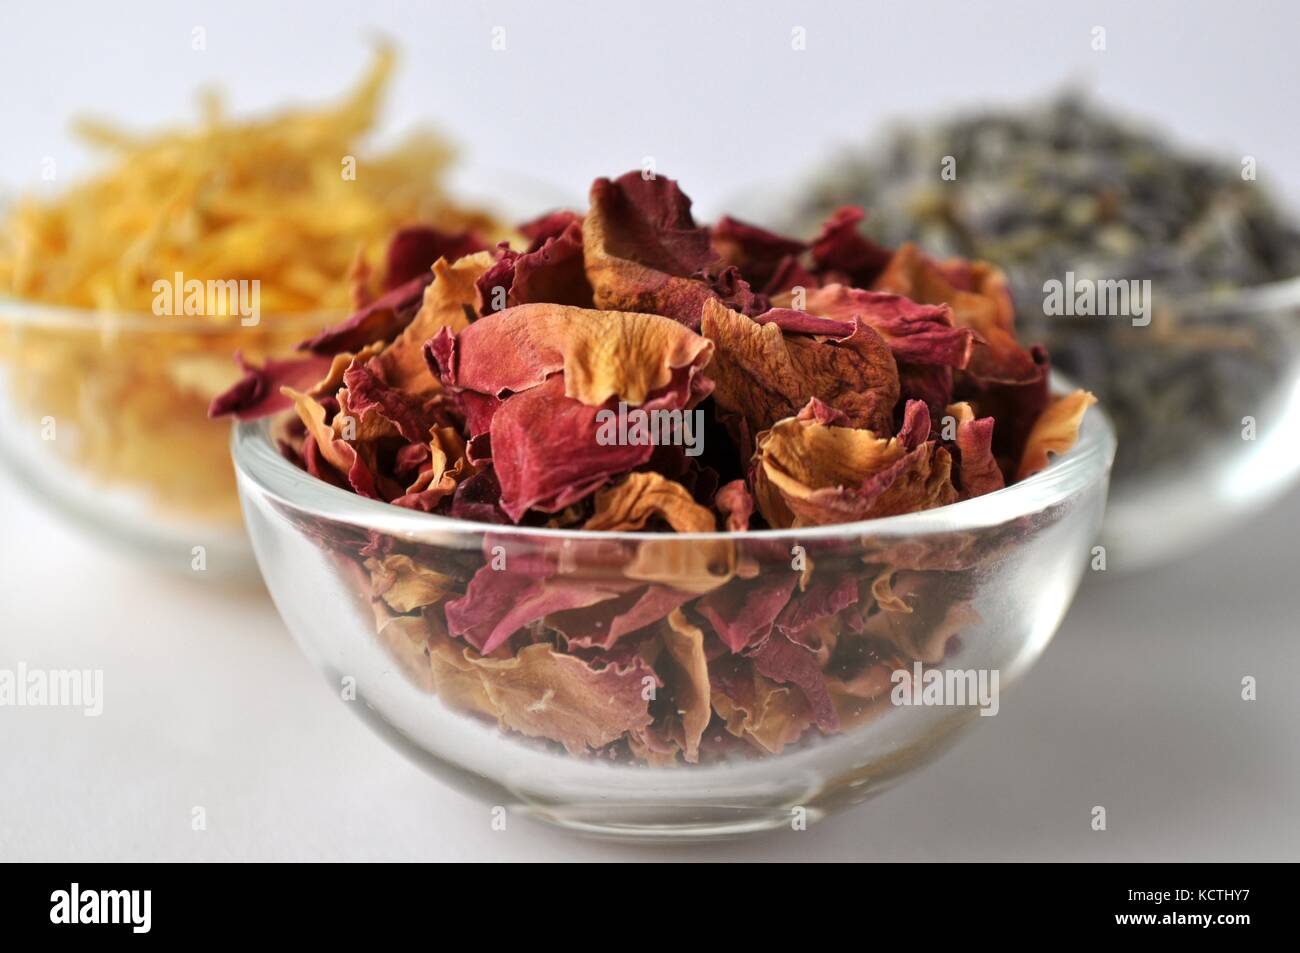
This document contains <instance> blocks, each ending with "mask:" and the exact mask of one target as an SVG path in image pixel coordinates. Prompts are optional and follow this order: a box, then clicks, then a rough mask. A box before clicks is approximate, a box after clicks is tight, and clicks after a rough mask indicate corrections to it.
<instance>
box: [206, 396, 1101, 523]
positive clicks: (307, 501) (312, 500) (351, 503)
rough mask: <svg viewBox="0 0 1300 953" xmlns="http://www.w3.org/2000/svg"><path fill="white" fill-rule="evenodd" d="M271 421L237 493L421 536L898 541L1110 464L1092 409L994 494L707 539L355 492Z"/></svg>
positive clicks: (1000, 518) (1095, 474)
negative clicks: (417, 506)
mask: <svg viewBox="0 0 1300 953" xmlns="http://www.w3.org/2000/svg"><path fill="white" fill-rule="evenodd" d="M1053 378H1054V382H1053V387H1052V392H1053V394H1054V395H1056V396H1060V395H1062V394H1065V393H1068V392H1069V391H1070V390H1073V385H1070V384H1068V383H1066V382H1065V381H1064V380H1063V375H1061V374H1059V373H1053ZM274 419H275V418H263V419H261V420H251V421H236V422H235V424H234V426H233V427H232V429H231V438H230V451H231V459H232V460H233V462H234V467H235V474H236V478H237V481H238V483H239V488H240V494H241V496H243V495H244V494H245V493H246V484H248V485H251V486H252V487H254V488H256V490H257V492H258V493H260V494H262V495H264V496H270V497H272V498H274V499H275V500H277V501H279V502H280V503H281V504H283V505H285V506H288V507H291V508H293V509H294V510H296V511H298V512H300V513H306V514H309V515H312V516H316V517H319V518H322V519H326V520H329V521H332V522H336V523H348V524H351V525H355V526H360V527H364V528H366V529H372V530H376V531H378V532H382V533H386V534H390V535H397V536H404V537H408V538H420V537H424V536H427V535H428V534H430V533H435V534H436V533H443V534H446V533H455V534H465V535H470V536H483V535H487V534H491V535H493V536H503V537H504V536H512V537H527V538H534V539H542V538H550V539H562V540H584V541H586V540H616V541H623V542H645V541H647V540H659V541H661V542H662V541H664V540H668V539H671V540H680V541H683V542H717V541H730V542H737V541H742V540H747V539H748V540H755V541H757V540H773V539H783V540H814V539H837V538H842V537H846V536H858V535H871V536H894V537H901V536H918V535H926V534H937V533H951V532H954V531H961V530H970V529H980V528H986V527H991V526H997V525H1000V524H1003V523H1007V522H1010V521H1011V520H1015V519H1018V518H1020V517H1023V516H1026V515H1029V514H1031V513H1036V512H1039V511H1041V510H1043V509H1045V508H1046V507H1048V506H1052V505H1055V504H1057V503H1061V502H1063V501H1065V500H1067V499H1069V498H1071V497H1073V496H1076V495H1078V494H1079V493H1081V492H1083V491H1084V490H1086V489H1087V488H1089V487H1091V486H1093V485H1094V484H1095V483H1097V482H1098V481H1106V480H1108V479H1109V475H1110V468H1111V464H1112V463H1113V462H1114V459H1115V431H1114V428H1113V427H1112V425H1111V422H1110V419H1109V418H1108V417H1107V416H1106V414H1105V412H1104V411H1103V410H1102V409H1101V407H1100V405H1099V404H1098V405H1093V406H1092V407H1090V408H1089V410H1088V412H1087V413H1086V414H1085V415H1084V419H1083V425H1082V426H1081V428H1080V431H1079V439H1078V441H1077V442H1076V443H1075V445H1074V446H1073V447H1071V448H1070V449H1069V450H1068V451H1066V452H1065V453H1063V454H1060V455H1058V456H1056V457H1054V458H1052V460H1051V461H1050V462H1049V463H1048V465H1047V466H1046V467H1045V468H1043V469H1042V470H1040V471H1039V472H1038V473H1035V474H1034V475H1033V476H1031V477H1029V478H1027V479H1025V480H1021V481H1020V482H1019V483H1014V484H1012V485H1011V486H1008V487H1004V488H1002V489H1001V490H996V491H994V492H992V493H986V494H984V495H983V496H977V497H973V498H971V499H968V500H961V501H959V502H957V503H950V504H949V505H947V506H940V507H935V508H934V509H929V510H921V511H919V512H916V513H905V514H902V515H900V516H887V517H883V518H879V519H869V520H859V521H856V522H852V523H831V524H826V525H822V526H803V527H799V528H796V529H759V530H745V531H743V532H731V531H714V532H709V533H661V532H649V531H645V530H639V531H631V530H623V531H613V532H611V531H606V530H582V529H556V528H549V527H532V526H518V525H514V524H497V523H479V522H475V521H472V520H464V519H457V518H455V517H450V516H442V515H440V514H436V513H425V512H422V511H420V510H412V509H408V508H406V507H402V506H394V505H393V504H392V503H386V502H384V501H382V500H372V499H369V498H367V497H364V496H359V495H357V494H356V493H352V492H350V491H348V490H344V489H341V488H339V487H336V486H334V485H333V484H330V483H327V482H326V481H324V480H321V479H319V478H317V477H314V476H312V475H311V474H310V473H307V472H306V471H305V470H301V469H299V468H298V467H296V466H294V464H293V463H291V462H290V461H289V460H288V459H286V458H285V457H284V455H283V454H282V453H280V451H279V449H278V448H277V447H276V445H275V443H274V441H273V440H272V437H271V426H272V423H273V421H274Z"/></svg>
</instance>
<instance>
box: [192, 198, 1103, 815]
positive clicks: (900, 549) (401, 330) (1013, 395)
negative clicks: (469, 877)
mask: <svg viewBox="0 0 1300 953" xmlns="http://www.w3.org/2000/svg"><path fill="white" fill-rule="evenodd" d="M519 232H520V234H521V235H522V236H524V243H522V244H521V246H520V247H519V248H515V249H512V248H509V247H506V246H501V247H498V248H497V249H495V250H493V251H484V252H477V253H475V254H470V255H465V256H462V257H460V258H458V259H456V260H451V259H450V258H447V257H443V258H440V259H439V260H437V261H434V262H431V263H429V264H430V268H429V274H428V277H427V281H426V282H425V284H424V286H423V288H422V289H419V290H418V291H413V292H412V293H411V295H410V296H409V297H408V298H407V299H406V300H404V301H401V302H399V301H396V300H394V299H392V298H389V299H387V300H382V301H374V302H369V303H367V304H365V305H364V306H363V307H362V308H361V310H359V311H358V312H357V313H356V314H355V315H353V316H352V317H351V318H349V319H348V320H347V321H345V322H343V323H342V324H341V325H339V326H337V327H335V328H332V329H330V330H329V331H327V332H325V333H324V334H322V335H319V336H317V337H316V338H314V339H313V340H312V341H311V342H309V347H308V351H309V352H310V353H309V355H307V356H304V358H303V359H304V360H310V359H321V358H328V369H327V370H325V371H323V372H322V373H321V375H320V379H319V380H318V381H317V382H315V383H313V384H312V385H311V386H301V385H300V386H298V387H293V386H290V387H283V388H278V387H276V386H275V383H276V381H275V378H276V376H277V374H278V373H280V372H281V371H282V370H283V369H282V368H278V367H277V368H274V369H258V368H251V369H250V371H249V373H250V375H251V376H253V377H257V376H258V375H260V378H259V380H258V383H257V386H247V387H243V388H236V389H235V390H234V391H232V392H231V394H230V395H229V396H228V398H227V399H226V400H224V401H222V402H220V406H218V408H217V410H218V411H220V412H223V413H230V414H236V415H238V416H240V417H241V418H243V419H242V421H241V422H240V423H239V424H238V426H237V427H236V429H235V431H234V435H233V442H232V454H233V458H234V462H235V467H236V473H237V478H238V483H239V490H240V496H241V499H242V501H243V507H244V515H245V521H246V524H247V527H248V530H249V533H250V536H251V538H252V540H253V546H254V549H255V552H256V554H257V559H258V563H259V566H260V567H261V570H262V573H263V575H264V577H265V580H266V583H267V586H268V588H269V590H270V592H271V595H272V597H273V598H274V600H275V603H276V605H277V607H278V608H279V610H280V613H281V615H282V616H283V617H284V619H285V622H286V623H287V625H288V627H289V628H290V630H291V631H292V632H293V634H294V636H295V637H296V639H297V640H298V642H299V643H300V645H301V646H302V648H303V650H304V651H305V653H306V654H307V655H308V656H309V657H310V658H311V659H312V660H313V661H314V662H315V663H316V664H317V665H318V666H319V667H320V669H321V670H322V671H323V672H324V673H325V675H326V677H327V678H328V680H329V681H330V682H331V684H332V685H333V686H334V687H335V688H336V689H337V690H338V691H339V693H340V695H341V697H342V698H343V699H344V700H345V702H346V703H348V704H351V705H352V706H353V708H354V710H355V711H356V712H357V713H358V714H359V715H361V716H362V717H363V718H364V719H365V720H366V721H367V722H368V723H369V724H370V725H372V726H373V727H374V728H375V730H376V731H377V732H379V733H380V734H381V735H383V736H384V737H385V738H387V739H388V740H390V741H391V742H392V743H394V744H395V745H397V746H398V747H399V748H400V749H401V750H403V751H404V752H405V753H407V754H408V755H409V756H410V757H411V758H412V759H413V760H415V761H416V762H418V763H419V764H421V765H423V766H424V767H426V768H427V769H429V770H430V771H431V772H432V773H433V774H435V775H436V776H437V777H439V778H441V779H443V780H444V781H446V782H448V783H450V784H453V785H455V786H457V787H458V788H460V789H462V790H464V791H467V792H469V793H472V794H474V795H476V796H478V797H479V798H481V799H482V800H483V801H485V802H486V803H487V805H489V806H491V807H504V808H508V809H511V810H513V811H517V812H521V813H523V814H525V815H528V816H530V817H534V818H537V819H541V820H544V821H548V822H551V823H554V824H558V825H561V826H563V827H566V828H569V829H572V830H575V831H579V832H585V833H589V834H593V835H601V836H612V837H629V838H631V837H660V838H673V837H677V838H704V837H716V836H729V835H736V834H743V833H746V832H752V831H759V830H765V829H772V828H777V827H783V826H793V827H798V826H800V825H802V824H806V823H809V822H811V821H815V820H816V819H818V818H820V817H822V816H824V815H825V814H826V813H828V812H830V811H832V810H835V809H837V808H840V807H843V806H846V805H849V804H853V803H856V802H859V801H862V800H864V799H866V798H868V797H870V796H872V795H873V794H875V793H877V792H878V791H880V790H883V789H884V788H885V787H886V786H888V785H889V784H891V783H893V782H894V781H896V780H898V779H899V778H901V777H903V776H905V775H906V774H907V773H908V772H910V771H912V770H914V769H915V768H917V767H918V766H920V765H922V764H924V763H925V762H927V761H928V760H930V759H932V758H933V757H935V756H936V754H937V753H938V752H939V751H941V750H943V748H944V746H945V745H946V744H947V743H948V742H950V741H951V740H952V739H954V738H955V737H956V736H957V733H958V730H959V729H960V728H962V727H963V726H966V725H970V724H971V723H973V722H976V721H978V720H981V718H982V717H983V716H992V715H996V714H997V712H998V710H999V708H1000V705H1001V700H1000V692H1001V691H1002V690H1003V689H1004V688H1006V687H1008V686H1009V685H1010V684H1011V683H1013V682H1014V681H1015V680H1016V679H1017V678H1019V677H1020V676H1021V675H1022V674H1023V673H1024V672H1025V670H1026V669H1027V668H1028V667H1029V666H1030V665H1031V664H1032V663H1033V661H1034V660H1035V659H1036V658H1037V657H1038V655H1039V654H1040V653H1041V652H1042V651H1043V649H1044V647H1045V646H1046V645H1047V643H1048V641H1049V640H1050V639H1051V637H1052V635H1053V633H1054V632H1055V630H1056V628H1057V626H1058V624H1059V623H1060V620H1061V618H1062V616H1063V615H1064V613H1065V611H1066V609H1067V607H1068V605H1069V603H1070V600H1071V598H1072V596H1073V594H1074V591H1075V589H1076V587H1077V585H1078V583H1079V580H1080V577H1081V575H1082V573H1083V572H1084V571H1085V570H1086V569H1087V567H1088V564H1089V561H1090V559H1091V558H1092V556H1093V551H1092V544H1093V542H1094V540H1095V534H1096V532H1097V529H1098V527H1099V526H1100V521H1101V515H1102V511H1103V508H1104V505H1105V498H1106V489H1107V481H1108V475H1109V470H1110V464H1111V460H1112V457H1113V452H1114V437H1113V434H1112V432H1111V429H1110V426H1109V423H1108V422H1107V420H1106V418H1105V417H1104V416H1103V415H1102V414H1100V413H1099V412H1098V410H1097V409H1096V408H1092V409H1091V410H1090V409H1089V408H1090V405H1091V404H1092V403H1093V402H1094V399H1093V398H1092V396H1091V395H1090V394H1088V393H1086V392H1084V391H1070V390H1069V389H1068V388H1066V387H1064V386H1062V385H1061V384H1060V382H1059V381H1058V382H1052V381H1051V380H1050V379H1049V373H1048V368H1047V361H1046V355H1045V354H1044V353H1043V351H1042V350H1041V349H1040V348H1025V347H1023V346H1022V345H1021V344H1020V342H1019V340H1018V338H1017V337H1016V335H1015V332H1014V326H1013V315H1012V313H1011V311H1010V298H1009V297H1008V296H1007V294H1006V291H1005V286H1004V284H1003V281H1002V278H1001V276H1000V274H999V273H998V272H997V271H996V269H992V268H989V267H988V266H984V265H979V264H976V263H967V262H962V263H956V262H947V263H943V264H939V263H936V262H933V261H931V260H929V259H927V258H925V257H924V256H922V255H920V254H919V253H917V252H916V250H915V248H911V247H909V248H906V249H901V250H900V251H899V252H897V253H884V252H883V250H881V249H879V248H878V247H876V246H873V245H871V244H870V243H868V242H866V241H865V240H864V239H862V238H861V237H860V236H859V235H858V234H857V232H856V228H855V227H854V221H852V216H851V215H836V216H834V217H833V218H832V220H831V221H830V222H828V223H827V224H826V225H825V227H824V228H822V230H821V231H820V232H819V233H818V235H817V237H816V238H815V239H814V240H813V241H811V242H803V241H798V240H793V239H790V238H786V237H783V236H780V235H776V234H774V233H771V232H768V231H765V230H763V229H760V228H757V227H755V226H752V225H749V224H746V223H742V222H739V221H737V220H734V219H723V220H721V221H719V222H717V223H716V224H714V225H713V226H712V227H705V226H700V225H697V224H696V223H695V221H694V219H693V218H692V215H691V212H690V202H689V200H688V199H687V198H686V197H685V195H683V194H682V193H681V191H680V190H679V189H678V187H677V185H676V183H674V182H673V181H672V180H670V179H666V178H663V177H645V176H642V174H641V173H630V174H628V175H626V176H623V177H621V178H619V179H616V180H609V179H599V180H597V181H596V182H595V183H594V185H593V186H592V190H591V200H590V207H589V209H588V210H587V211H586V213H585V214H583V215H579V214H578V213H575V212H568V211H559V212H553V213H550V214H548V215H546V216H543V217H542V218H540V219H538V220H536V221H533V222H529V223H527V224H525V225H523V226H520V228H519ZM909 284H911V285H918V286H919V285H920V284H924V285H925V290H926V295H924V296H922V297H929V298H931V299H934V300H931V301H920V300H917V299H916V298H912V297H908V296H907V295H906V294H904V293H903V292H902V291H895V290H881V289H885V288H893V287H899V288H901V287H903V286H905V285H909ZM940 298H946V300H939V299H940Z"/></svg>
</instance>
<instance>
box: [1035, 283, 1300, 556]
mask: <svg viewBox="0 0 1300 953" xmlns="http://www.w3.org/2000/svg"><path fill="white" fill-rule="evenodd" d="M1152 300H1153V302H1154V305H1153V309H1152V310H1153V315H1152V317H1151V319H1150V324H1147V325H1134V324H1133V323H1132V322H1131V321H1129V320H1125V319H1117V318H1097V317H1084V318H1064V317H1039V316H1034V318H1033V320H1032V321H1031V322H1030V325H1029V326H1030V327H1031V331H1030V332H1029V336H1030V337H1032V338H1033V339H1035V340H1041V341H1042V342H1043V343H1044V344H1045V345H1046V346H1047V349H1048V351H1049V353H1050V354H1051V355H1052V361H1053V364H1054V366H1056V367H1059V368H1061V369H1062V370H1063V371H1065V372H1066V373H1067V374H1068V375H1069V376H1070V377H1071V378H1072V379H1074V380H1077V381H1079V382H1080V383H1081V384H1082V385H1083V386H1086V387H1088V388H1089V389H1091V390H1092V391H1094V392H1095V393H1096V394H1097V396H1098V398H1099V399H1100V400H1101V402H1102V404H1103V405H1104V406H1105V407H1106V408H1107V411H1108V412H1109V414H1110V416H1111V420H1112V421H1113V422H1114V424H1115V430H1116V436H1117V439H1118V442H1119V452H1118V454H1117V455H1116V458H1115V469H1114V473H1113V474H1112V478H1111V493H1110V502H1109V504H1108V506H1107V512H1106V520H1105V524H1104V527H1103V530H1102V536H1101V542H1102V544H1103V545H1104V546H1105V547H1106V549H1107V555H1108V559H1109V564H1110V568H1111V569H1115V570H1120V571H1131V570H1139V569H1144V568H1147V567H1149V566H1154V565H1158V564H1161V563H1165V562H1168V561H1170V560H1172V559H1175V558H1177V557H1179V556H1182V555H1186V554H1188V553H1192V552H1195V551H1197V550H1198V549H1200V548H1202V547H1204V546H1206V545H1207V544H1209V543H1210V542H1211V541H1212V540H1213V539H1214V538H1216V537H1218V536H1220V535H1222V534H1223V533H1225V532H1228V531H1230V530H1232V529H1233V528H1234V527H1237V526H1240V525H1241V523H1242V522H1243V520H1244V518H1245V517H1247V516H1249V515H1250V514H1252V513H1254V512H1256V511H1258V510H1261V509H1263V508H1265V507H1266V506H1267V505H1268V504H1269V503H1271V502H1273V501H1274V500H1275V499H1276V498H1277V497H1279V496H1280V495H1281V494H1282V493H1283V492H1284V491H1285V490H1286V489H1287V488H1288V487H1289V486H1291V485H1292V484H1294V483H1295V481H1296V478H1297V476H1300V450H1297V449H1296V443H1295V434H1296V431H1297V428H1300V279H1293V280H1291V281H1285V282H1277V283H1274V284H1271V285H1261V286H1257V287H1254V288H1248V289H1242V290H1234V291H1227V292H1221V293H1213V294H1211V293H1207V294H1203V295H1200V296H1197V297H1194V298H1182V299H1177V298H1175V299H1164V298H1163V297H1162V296H1161V295H1160V293H1159V289H1157V290H1156V292H1155V293H1154V294H1153V295H1152ZM1089 322H1091V323H1092V326H1089ZM1097 322H1105V325H1104V328H1102V329H1099V328H1097V327H1096V326H1095V325H1096V323H1097Z"/></svg>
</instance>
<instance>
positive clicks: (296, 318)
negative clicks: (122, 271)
mask: <svg viewBox="0 0 1300 953" xmlns="http://www.w3.org/2000/svg"><path fill="white" fill-rule="evenodd" d="M347 316H348V315H347V312H346V311H342V310H325V309H314V310H311V311H274V312H271V313H270V314H263V315H260V316H259V318H258V322H257V324H249V325H245V324H242V323H241V322H240V320H239V316H238V315H230V316H216V315H183V316H176V317H173V316H171V315H160V314H154V313H153V312H151V311H134V310H129V309H120V308H87V307H82V306H80V305H63V304H49V303H47V302H44V301H31V300H27V299H24V298H15V297H12V296H7V295H2V294H0V325H10V326H24V327H36V328H42V329H51V330H70V331H97V332H101V333H118V332H129V333H142V334H170V333H178V334H195V335H208V334H210V335H214V336H215V335H226V334H230V333H232V332H236V333H245V334H249V335H250V336H251V335H256V334H259V333H260V334H267V333H281V332H283V331H285V330H288V329H290V328H294V329H297V330H295V333H301V334H303V336H304V337H310V336H311V335H312V334H313V333H315V331H314V330H312V329H315V330H317V331H318V330H322V329H324V328H327V327H330V326H331V325H333V324H337V323H338V322H339V321H342V320H343V319H344V318H346V317H347Z"/></svg>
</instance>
